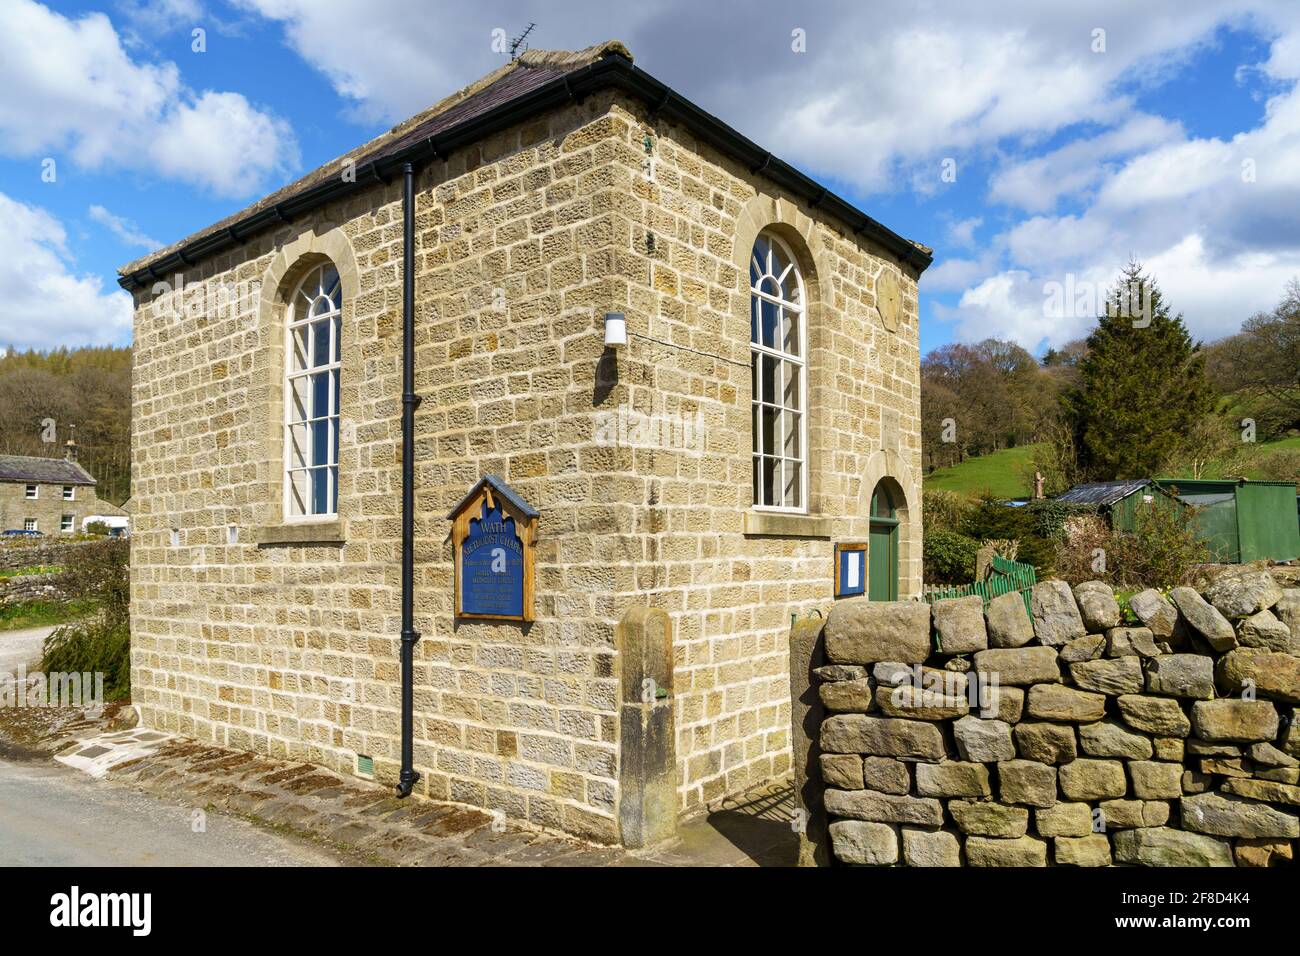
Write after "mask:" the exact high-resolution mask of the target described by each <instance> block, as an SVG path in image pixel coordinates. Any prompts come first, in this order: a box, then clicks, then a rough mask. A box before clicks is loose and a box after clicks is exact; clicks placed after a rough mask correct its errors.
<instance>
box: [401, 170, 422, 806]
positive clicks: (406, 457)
mask: <svg viewBox="0 0 1300 956" xmlns="http://www.w3.org/2000/svg"><path fill="white" fill-rule="evenodd" d="M419 405H420V396H419V395H416V394H415V165H414V164H413V163H404V164H403V165H402V772H401V775H400V776H399V777H398V780H397V795H398V796H399V797H407V796H410V794H411V789H412V788H413V787H414V786H415V783H416V781H417V780H419V779H420V775H419V774H418V773H416V772H415V767H414V766H413V764H414V762H415V757H414V746H413V743H412V741H413V738H414V736H415V726H414V716H413V713H412V712H413V710H414V709H415V689H414V681H415V677H414V674H413V671H414V657H415V642H416V641H418V640H419V639H420V632H419V631H417V630H416V629H415V621H414V617H415V614H414V603H415V410H416V408H418V407H419Z"/></svg>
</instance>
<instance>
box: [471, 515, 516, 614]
mask: <svg viewBox="0 0 1300 956" xmlns="http://www.w3.org/2000/svg"><path fill="white" fill-rule="evenodd" d="M460 574H461V589H460V605H461V606H460V610H461V614H463V615H483V616H486V617H512V618H513V617H517V618H522V617H523V616H524V542H523V540H522V539H521V538H520V537H519V535H518V534H517V533H516V531H515V519H514V518H511V517H510V516H509V515H505V514H503V513H502V511H501V509H500V507H497V508H489V507H488V503H487V502H486V501H484V502H483V511H482V515H481V517H478V518H471V519H470V522H469V533H468V534H466V536H465V540H464V542H463V543H462V544H461V551H460Z"/></svg>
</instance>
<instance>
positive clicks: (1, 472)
mask: <svg viewBox="0 0 1300 956" xmlns="http://www.w3.org/2000/svg"><path fill="white" fill-rule="evenodd" d="M0 481H21V482H24V483H25V484H37V485H94V484H95V479H94V478H92V477H90V472H88V471H86V469H84V468H82V467H81V466H80V465H79V464H77V463H76V462H75V461H68V460H67V459H66V458H30V457H28V456H26V455H0Z"/></svg>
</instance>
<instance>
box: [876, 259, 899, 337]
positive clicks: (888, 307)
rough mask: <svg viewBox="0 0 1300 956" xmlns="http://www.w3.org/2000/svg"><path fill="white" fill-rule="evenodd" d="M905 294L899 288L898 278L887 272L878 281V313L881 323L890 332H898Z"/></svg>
mask: <svg viewBox="0 0 1300 956" xmlns="http://www.w3.org/2000/svg"><path fill="white" fill-rule="evenodd" d="M902 306H903V294H902V292H901V291H900V290H899V288H898V277H897V276H895V275H894V274H893V273H892V272H889V271H885V272H882V273H881V274H880V278H879V279H877V280H876V311H877V312H879V313H880V322H881V324H882V325H884V327H885V328H886V329H888V330H889V331H890V332H897V331H898V314H899V312H900V311H901V310H902Z"/></svg>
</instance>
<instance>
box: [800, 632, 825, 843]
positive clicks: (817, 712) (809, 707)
mask: <svg viewBox="0 0 1300 956" xmlns="http://www.w3.org/2000/svg"><path fill="white" fill-rule="evenodd" d="M825 624H826V621H825V619H824V618H821V617H815V618H804V619H803V620H801V621H796V622H795V623H794V624H792V625H791V627H790V747H791V749H792V750H793V757H794V806H795V813H796V815H797V817H796V820H795V823H796V825H799V865H800V866H829V865H830V861H831V854H830V841H829V839H828V835H827V831H826V809H825V807H824V805H823V803H822V780H821V769H820V763H819V761H818V756H819V754H820V753H821V750H820V748H819V746H818V743H817V741H818V735H819V734H820V731H821V724H822V720H823V719H824V718H825V716H826V714H825V708H824V707H823V706H822V702H821V698H820V696H819V695H818V692H817V678H816V675H815V674H814V673H813V671H814V669H816V668H818V667H820V666H821V665H822V664H824V663H825V649H824V646H823V642H822V628H823V626H824V625H825Z"/></svg>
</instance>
